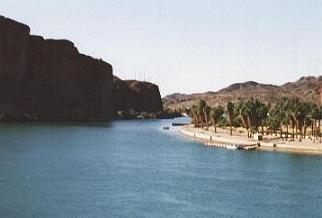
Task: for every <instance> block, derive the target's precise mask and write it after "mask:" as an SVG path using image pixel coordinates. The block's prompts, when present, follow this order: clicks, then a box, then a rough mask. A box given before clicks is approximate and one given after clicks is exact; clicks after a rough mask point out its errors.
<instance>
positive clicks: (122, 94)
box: [113, 77, 162, 113]
mask: <svg viewBox="0 0 322 218" xmlns="http://www.w3.org/2000/svg"><path fill="white" fill-rule="evenodd" d="M113 93H114V94H113V105H114V111H123V110H130V109H132V110H135V111H136V112H139V113H141V112H148V113H157V112H161V111H162V102H161V95H160V91H159V87H158V86H157V85H155V84H152V83H149V82H142V81H137V80H120V79H119V78H117V77H114V79H113Z"/></svg>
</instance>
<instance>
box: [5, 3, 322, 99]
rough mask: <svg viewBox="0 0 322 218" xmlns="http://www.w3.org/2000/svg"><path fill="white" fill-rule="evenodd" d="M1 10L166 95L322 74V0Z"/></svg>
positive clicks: (51, 5)
mask: <svg viewBox="0 0 322 218" xmlns="http://www.w3.org/2000/svg"><path fill="white" fill-rule="evenodd" d="M0 14H1V15H4V16H7V17H10V18H13V19H15V20H18V21H20V22H23V23H26V24H28V25H29V26H30V27H31V33H32V34H36V35H42V36H44V37H45V38H58V39H61V38H66V39H69V40H71V41H73V42H74V43H75V45H76V46H77V47H78V49H79V51H80V52H82V53H85V54H89V55H91V56H93V57H96V58H102V59H104V60H105V61H107V62H109V63H111V64H112V65H113V67H114V74H115V75H118V76H119V77H121V78H123V79H134V78H137V79H146V80H148V81H151V82H154V83H157V84H158V85H159V86H160V90H161V94H162V95H163V96H164V95H166V94H169V93H173V92H183V93H193V92H204V91H209V90H213V91H215V90H218V89H220V88H223V87H225V86H227V85H229V84H231V83H235V82H243V81H248V80H254V81H258V82H265V83H274V84H282V83H284V82H288V81H293V80H296V79H298V78H300V77H301V76H304V75H315V76H317V75H322V73H321V72H322V0H288V1H286V0H266V1H261V0H249V1H248V0H113V1H112V0H87V1H85V0H68V1H67V0H55V1H53V0H51V1H47V0H0Z"/></svg>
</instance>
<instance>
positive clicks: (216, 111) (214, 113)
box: [210, 106, 224, 133]
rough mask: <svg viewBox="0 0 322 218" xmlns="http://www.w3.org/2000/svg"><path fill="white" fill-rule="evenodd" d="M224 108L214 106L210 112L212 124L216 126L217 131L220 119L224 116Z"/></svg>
mask: <svg viewBox="0 0 322 218" xmlns="http://www.w3.org/2000/svg"><path fill="white" fill-rule="evenodd" d="M223 114H224V108H223V107H222V106H218V107H213V108H212V109H211V112H210V117H211V122H212V125H213V126H214V127H215V133H217V123H218V120H219V119H220V118H221V117H222V116H223Z"/></svg>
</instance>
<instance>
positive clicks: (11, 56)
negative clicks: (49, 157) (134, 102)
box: [0, 16, 113, 121]
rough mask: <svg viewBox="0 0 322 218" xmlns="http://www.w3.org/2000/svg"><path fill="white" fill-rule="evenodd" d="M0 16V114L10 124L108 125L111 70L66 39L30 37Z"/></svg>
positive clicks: (23, 26) (107, 65) (26, 31)
mask: <svg viewBox="0 0 322 218" xmlns="http://www.w3.org/2000/svg"><path fill="white" fill-rule="evenodd" d="M29 32H30V30H29V27H28V26H26V25H23V24H20V23H18V22H16V21H13V20H10V19H7V18H4V17H1V16H0V80H1V85H0V113H1V114H6V116H5V118H3V119H8V120H26V119H27V120H29V119H32V117H36V118H37V119H38V120H40V121H106V120H108V119H110V118H111V115H112V105H111V99H112V80H113V74H112V66H111V65H110V64H108V63H105V62H103V61H101V60H97V59H94V58H92V57H89V56H86V55H83V54H80V53H79V52H78V51H77V48H76V47H75V46H74V44H73V43H72V42H70V41H67V40H45V39H43V38H42V37H40V36H32V35H29Z"/></svg>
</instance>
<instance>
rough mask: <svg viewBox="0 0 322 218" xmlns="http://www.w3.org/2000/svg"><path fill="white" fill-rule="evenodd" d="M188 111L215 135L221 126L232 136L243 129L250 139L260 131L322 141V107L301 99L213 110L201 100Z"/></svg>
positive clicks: (235, 104)
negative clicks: (227, 128)
mask: <svg viewBox="0 0 322 218" xmlns="http://www.w3.org/2000/svg"><path fill="white" fill-rule="evenodd" d="M187 112H188V114H189V115H190V117H191V118H192V123H193V124H194V126H195V127H201V128H204V127H206V128H208V127H209V126H214V129H215V132H216V127H217V126H218V125H220V126H223V127H228V126H229V128H230V134H231V135H232V134H233V131H232V129H233V127H243V128H245V129H247V133H248V134H247V135H248V137H249V138H250V137H252V135H253V134H254V133H258V132H261V133H262V134H263V135H265V134H275V135H276V136H277V135H279V136H280V137H282V138H289V137H290V138H292V140H295V138H296V139H298V140H299V141H301V140H302V139H305V138H306V137H307V136H308V133H310V135H309V136H310V137H311V139H313V140H314V141H315V140H317V139H318V138H319V139H320V141H321V124H320V123H321V120H322V107H321V106H318V105H317V104H315V103H313V102H304V101H301V100H299V99H298V98H289V97H284V98H282V99H280V100H279V101H278V102H276V103H275V104H265V103H263V102H261V101H259V100H258V99H253V98H250V99H248V100H246V101H237V102H228V103H227V105H225V107H224V106H217V107H213V108H211V107H210V106H208V105H207V103H206V102H205V101H204V100H198V101H197V102H196V104H194V105H193V106H192V107H191V108H189V109H187Z"/></svg>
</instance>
